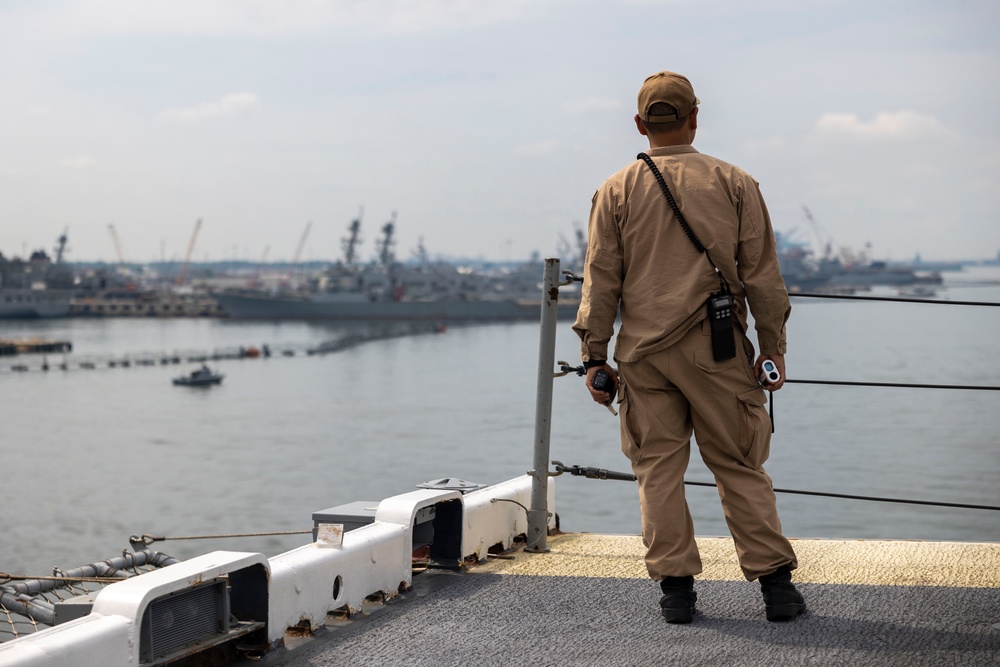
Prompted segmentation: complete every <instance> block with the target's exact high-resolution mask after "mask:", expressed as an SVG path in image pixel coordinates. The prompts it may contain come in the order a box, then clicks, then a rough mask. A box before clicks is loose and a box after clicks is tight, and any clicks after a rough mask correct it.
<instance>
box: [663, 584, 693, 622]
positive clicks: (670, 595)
mask: <svg viewBox="0 0 1000 667" xmlns="http://www.w3.org/2000/svg"><path fill="white" fill-rule="evenodd" d="M660 590H661V591H663V597H662V598H660V613H662V614H663V618H665V619H667V623H690V622H691V617H692V616H694V603H695V600H697V599H698V594H697V593H695V592H694V577H664V578H663V580H661V581H660Z"/></svg>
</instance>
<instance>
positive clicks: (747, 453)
mask: <svg viewBox="0 0 1000 667" xmlns="http://www.w3.org/2000/svg"><path fill="white" fill-rule="evenodd" d="M736 397H737V398H738V399H739V410H740V441H739V442H738V443H736V444H737V446H738V447H739V449H740V453H741V454H742V455H743V461H744V462H745V463H746V465H747V466H748V467H749V468H751V469H753V470H759V469H760V467H761V466H762V465H764V461H766V460H767V456H768V453H769V451H770V448H771V418H770V417H768V416H767V407H766V406H765V403H766V400H765V397H764V390H763V389H761V388H760V387H756V388H754V389H750V390H748V391H745V392H743V393H742V394H737V395H736Z"/></svg>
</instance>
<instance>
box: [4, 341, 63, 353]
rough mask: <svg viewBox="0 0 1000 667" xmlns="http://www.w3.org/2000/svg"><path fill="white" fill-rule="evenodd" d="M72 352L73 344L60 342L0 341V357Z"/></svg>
mask: <svg viewBox="0 0 1000 667" xmlns="http://www.w3.org/2000/svg"><path fill="white" fill-rule="evenodd" d="M72 351H73V344H72V343H70V342H69V341H62V340H43V339H41V338H31V339H28V340H0V357H7V356H16V355H18V354H63V353H66V352H72Z"/></svg>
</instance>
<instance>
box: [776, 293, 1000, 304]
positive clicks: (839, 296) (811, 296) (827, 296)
mask: <svg viewBox="0 0 1000 667" xmlns="http://www.w3.org/2000/svg"><path fill="white" fill-rule="evenodd" d="M788 296H790V297H804V298H808V299H847V300H852V301H893V302H896V303H933V304H936V305H939V306H991V307H994V308H996V307H1000V303H996V302H993V301H942V300H940V299H908V298H906V297H902V296H898V297H897V296H858V295H856V294H815V293H811V292H789V293H788Z"/></svg>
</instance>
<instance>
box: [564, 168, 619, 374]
mask: <svg viewBox="0 0 1000 667" xmlns="http://www.w3.org/2000/svg"><path fill="white" fill-rule="evenodd" d="M617 210H618V205H617V197H616V196H615V193H614V190H613V187H612V186H611V184H610V182H605V183H604V185H602V186H601V188H600V189H599V190H598V191H597V192H596V193H595V194H594V198H593V201H592V202H591V209H590V222H589V223H588V225H587V260H586V262H584V266H583V290H582V293H581V297H580V309H579V311H578V312H577V316H576V322H575V323H574V324H573V330H574V331H576V333H577V335H578V336H580V340H581V346H580V356H581V358H582V359H583V360H584V361H590V360H592V359H608V342H609V341H610V340H611V336H612V335H613V334H614V326H615V320H616V319H617V317H618V302H619V300H620V299H621V294H622V280H623V275H622V247H621V235H620V233H619V229H618V223H617Z"/></svg>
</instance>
